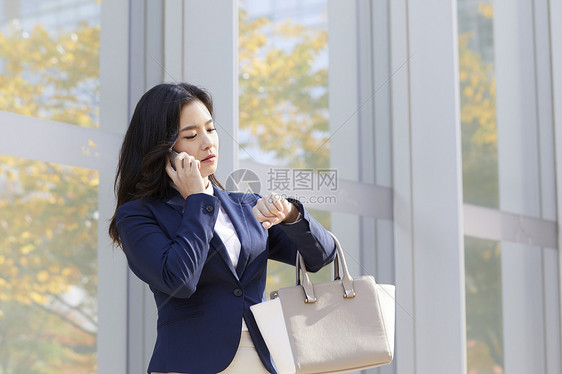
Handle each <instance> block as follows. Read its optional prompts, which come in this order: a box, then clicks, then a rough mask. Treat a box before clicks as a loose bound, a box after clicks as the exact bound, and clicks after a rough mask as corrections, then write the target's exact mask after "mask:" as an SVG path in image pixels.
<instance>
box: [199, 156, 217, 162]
mask: <svg viewBox="0 0 562 374" xmlns="http://www.w3.org/2000/svg"><path fill="white" fill-rule="evenodd" d="M216 159H217V157H216V156H211V157H208V158H206V159H204V160H203V161H201V162H215V160H216Z"/></svg>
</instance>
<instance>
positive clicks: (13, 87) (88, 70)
mask: <svg viewBox="0 0 562 374" xmlns="http://www.w3.org/2000/svg"><path fill="white" fill-rule="evenodd" d="M99 31H100V27H99V25H98V26H88V25H87V24H86V23H84V22H82V23H80V25H79V27H78V28H77V29H75V30H72V31H69V32H62V33H59V34H56V35H54V34H53V33H49V32H48V31H47V30H46V29H45V28H44V27H43V26H41V25H40V24H37V25H36V26H35V27H34V29H33V31H32V32H31V33H30V34H26V33H25V32H23V31H22V30H21V29H20V28H19V27H18V26H17V24H16V25H11V27H10V28H9V29H8V31H7V32H6V33H1V32H0V45H1V46H2V48H0V62H1V63H0V86H1V87H2V96H0V110H4V111H7V112H14V113H19V114H23V115H26V116H32V117H39V118H45V119H50V120H54V121H59V122H66V123H70V124H75V125H79V126H83V127H98V126H99V123H98V118H99Z"/></svg>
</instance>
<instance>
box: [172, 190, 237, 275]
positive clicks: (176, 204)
mask: <svg viewBox="0 0 562 374" xmlns="http://www.w3.org/2000/svg"><path fill="white" fill-rule="evenodd" d="M213 188H215V187H214V186H213ZM216 191H217V189H216V188H215V194H216ZM219 199H220V197H219ZM223 199H224V198H223ZM227 199H228V198H227ZM164 201H165V202H166V203H167V204H168V205H170V206H171V207H172V208H174V209H175V210H176V211H178V212H179V213H181V214H183V209H184V206H185V199H184V198H183V197H182V196H181V194H180V193H179V192H178V191H177V190H176V189H173V190H172V191H170V193H169V194H168V196H167V197H166V198H165V199H164ZM221 204H222V200H221ZM228 215H229V217H230V216H231V214H230V212H229V214H228ZM235 229H236V231H237V233H238V236H239V237H240V233H239V228H237V227H236V226H235ZM213 233H214V235H213V237H212V238H211V241H210V243H209V244H210V245H211V247H213V248H214V249H215V251H216V252H217V253H218V254H219V255H220V256H221V258H222V259H223V261H224V262H225V263H226V266H227V267H228V268H229V269H230V271H231V272H232V275H234V277H236V278H237V277H238V275H237V273H236V270H235V269H234V266H233V265H232V261H231V260H230V256H229V255H228V251H227V250H226V247H225V245H224V243H223V241H222V240H221V238H220V236H219V235H218V234H217V232H216V231H215V230H214V229H213Z"/></svg>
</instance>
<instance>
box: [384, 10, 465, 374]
mask: <svg viewBox="0 0 562 374" xmlns="http://www.w3.org/2000/svg"><path fill="white" fill-rule="evenodd" d="M391 3H392V4H391V22H392V23H393V24H392V25H391V30H392V31H391V34H392V36H391V37H392V50H393V52H392V70H393V71H394V70H395V69H396V68H397V67H398V66H400V64H402V63H405V62H407V64H408V69H409V75H408V76H407V78H406V77H405V76H403V75H402V74H396V76H395V78H394V79H393V94H392V97H393V109H392V110H393V127H394V133H393V145H394V149H393V157H394V163H393V165H394V172H395V177H394V187H395V197H394V206H395V247H396V259H397V261H396V272H397V275H396V278H397V290H398V302H399V303H400V306H399V307H398V308H397V316H398V323H399V330H398V334H399V335H398V344H399V346H398V352H397V355H398V356H397V358H398V360H399V361H398V372H399V373H403V374H406V373H408V374H410V373H418V374H425V373H432V374H436V373H443V374H448V373H465V372H466V334H465V305H464V303H465V297H464V294H465V292H464V246H463V231H462V184H461V171H462V169H461V149H460V114H459V108H460V106H459V93H458V87H459V82H458V45H457V23H456V19H457V15H456V3H455V2H447V3H444V2H441V1H436V0H432V1H426V2H423V4H422V3H421V2H416V1H412V2H402V1H400V2H396V3H395V2H394V1H392V2H391ZM404 20H406V21H405V22H404ZM404 23H405V25H404ZM401 27H403V29H401ZM404 30H407V33H406V34H404ZM406 113H407V114H406ZM408 272H411V274H408ZM401 310H402V311H408V312H409V313H410V314H411V316H410V317H404V316H402V315H401V312H400V311H401ZM408 318H410V320H413V322H412V321H410V320H409V319H408ZM404 339H412V340H413V346H411V345H409V344H408V343H407V342H405V341H404ZM404 355H411V356H409V357H408V356H406V357H404ZM410 360H411V361H413V364H412V365H411V364H410V362H409V361H410Z"/></svg>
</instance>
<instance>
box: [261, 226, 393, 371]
mask: <svg viewBox="0 0 562 374" xmlns="http://www.w3.org/2000/svg"><path fill="white" fill-rule="evenodd" d="M330 234H331V235H332V237H333V238H334V241H335V243H336V247H337V256H336V260H335V261H334V281H333V282H327V283H317V284H312V283H311V281H310V278H309V276H308V274H307V272H306V268H305V265H304V261H303V259H302V257H301V256H300V254H297V286H294V287H288V288H282V289H280V290H279V291H276V292H273V293H272V300H270V301H267V302H265V303H261V304H257V305H254V306H252V307H251V309H252V312H253V313H254V316H255V317H256V321H257V323H258V326H259V328H260V331H261V333H262V336H263V337H264V340H265V342H266V344H267V346H268V348H269V350H270V352H271V354H272V357H273V361H274V362H275V364H276V366H277V369H278V371H279V373H281V374H285V373H299V374H301V373H302V374H313V373H341V372H347V371H354V370H361V369H366V368H371V367H375V366H380V365H384V364H388V363H390V362H391V361H392V357H393V353H394V310H395V301H394V286H393V285H379V284H377V283H376V282H375V279H374V278H373V277H372V276H370V275H369V276H362V277H357V278H352V277H351V276H350V274H349V271H348V269H347V264H346V262H345V257H344V254H343V250H342V248H341V245H340V243H339V241H338V240H337V239H336V237H335V236H334V235H333V234H332V233H330ZM338 259H339V262H341V266H342V272H343V278H341V279H340V276H339V265H338ZM301 273H302V278H301ZM276 315H277V317H276ZM283 324H284V326H283ZM285 331H286V332H285ZM290 361H292V362H290Z"/></svg>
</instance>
